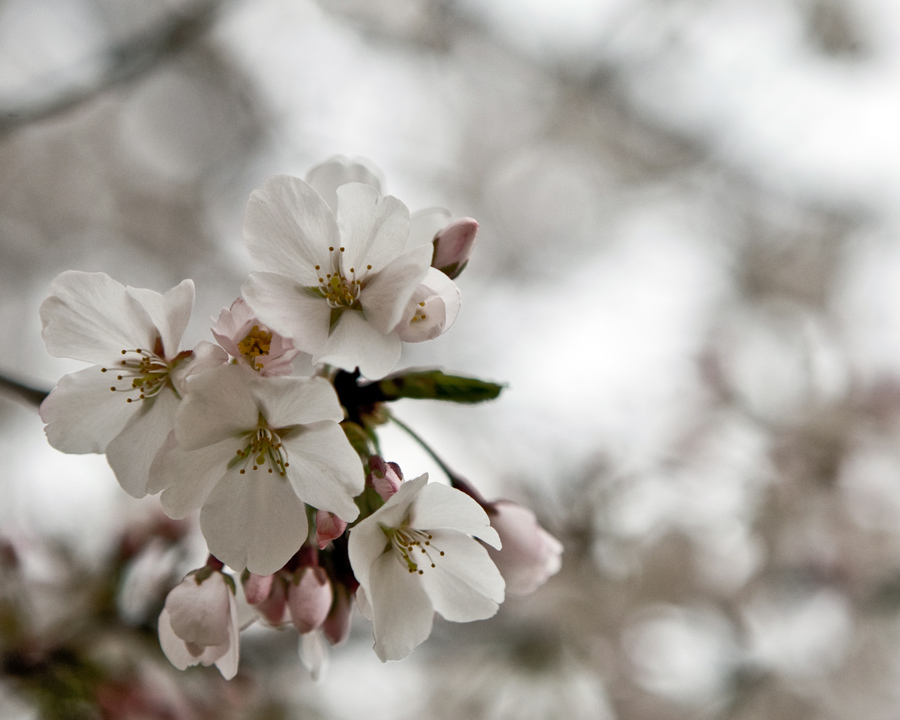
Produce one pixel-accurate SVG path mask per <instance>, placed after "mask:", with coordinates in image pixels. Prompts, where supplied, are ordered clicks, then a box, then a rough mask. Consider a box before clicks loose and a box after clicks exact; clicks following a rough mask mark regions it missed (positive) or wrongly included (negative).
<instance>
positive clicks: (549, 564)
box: [488, 500, 563, 595]
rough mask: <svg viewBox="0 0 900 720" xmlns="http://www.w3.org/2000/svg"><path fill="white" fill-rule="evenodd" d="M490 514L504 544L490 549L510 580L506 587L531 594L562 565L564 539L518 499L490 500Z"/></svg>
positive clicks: (510, 590) (500, 568)
mask: <svg viewBox="0 0 900 720" xmlns="http://www.w3.org/2000/svg"><path fill="white" fill-rule="evenodd" d="M488 515H489V517H490V518H491V527H493V528H494V529H495V530H496V531H497V534H498V535H499V536H500V540H501V542H502V543H503V548H502V549H500V550H495V549H493V548H488V553H489V554H490V556H491V558H492V559H493V560H494V563H495V564H496V565H497V568H498V569H499V570H500V574H501V575H503V579H504V580H506V590H507V591H508V592H511V593H514V594H516V595H527V594H529V593H532V592H534V591H535V590H537V589H538V588H539V587H540V586H541V585H543V584H544V583H545V582H547V579H548V578H549V577H550V576H551V575H555V574H556V573H557V572H559V569H560V567H562V552H563V546H562V543H561V542H560V541H559V540H557V539H556V538H555V537H553V536H552V535H551V534H550V533H548V532H547V531H546V530H544V528H542V527H541V526H540V525H539V524H538V521H537V518H536V517H535V516H534V513H533V512H532V511H531V510H529V509H528V508H526V507H522V506H521V505H518V504H517V503H514V502H509V501H507V500H499V501H497V502H494V503H490V505H489V508H488Z"/></svg>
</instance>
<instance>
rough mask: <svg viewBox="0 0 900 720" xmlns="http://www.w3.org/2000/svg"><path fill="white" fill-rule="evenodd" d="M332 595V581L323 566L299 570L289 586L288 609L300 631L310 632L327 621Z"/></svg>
mask: <svg viewBox="0 0 900 720" xmlns="http://www.w3.org/2000/svg"><path fill="white" fill-rule="evenodd" d="M332 597H333V592H332V589H331V583H330V582H329V581H328V575H327V574H326V573H325V571H324V570H323V569H322V568H320V567H318V566H307V567H304V568H301V569H300V570H298V571H297V574H296V576H295V578H294V581H293V582H291V583H290V586H289V587H288V609H289V610H290V613H291V620H292V621H293V623H294V627H295V628H297V631H298V632H299V633H301V634H303V633H308V632H310V631H312V630H315V629H316V628H317V627H319V626H320V625H322V623H323V622H325V618H326V617H327V616H328V610H329V609H330V608H331V600H332Z"/></svg>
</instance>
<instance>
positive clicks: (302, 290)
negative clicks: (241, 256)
mask: <svg viewBox="0 0 900 720" xmlns="http://www.w3.org/2000/svg"><path fill="white" fill-rule="evenodd" d="M318 285H319V281H318V278H316V279H315V280H314V281H313V283H312V284H311V285H303V284H298V283H297V282H296V281H295V280H293V279H291V278H288V277H285V276H283V275H276V274H275V273H250V277H249V278H248V279H247V281H246V282H245V283H244V284H243V285H242V286H241V292H242V293H243V295H244V298H245V299H246V300H247V304H248V305H250V307H251V308H252V309H253V312H255V313H256V316H257V317H258V318H259V319H260V320H262V322H263V323H265V324H266V326H268V327H269V328H271V329H272V330H274V331H275V332H277V333H279V334H281V335H283V336H284V337H287V338H290V339H291V340H292V341H293V343H294V347H296V348H297V349H298V350H301V351H302V352H306V353H310V354H311V355H315V354H316V353H318V352H320V351H321V350H322V348H323V347H325V342H326V341H327V340H328V327H329V325H330V322H331V308H330V307H329V306H328V303H327V302H326V300H325V298H323V297H320V296H317V295H315V294H314V293H313V292H312V291H310V290H308V289H307V288H309V287H316V288H318Z"/></svg>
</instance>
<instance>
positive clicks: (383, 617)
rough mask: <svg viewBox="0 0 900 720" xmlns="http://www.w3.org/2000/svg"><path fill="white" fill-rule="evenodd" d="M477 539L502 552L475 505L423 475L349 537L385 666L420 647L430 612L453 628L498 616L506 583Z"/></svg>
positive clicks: (362, 601) (362, 602) (361, 597)
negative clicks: (452, 622) (459, 624)
mask: <svg viewBox="0 0 900 720" xmlns="http://www.w3.org/2000/svg"><path fill="white" fill-rule="evenodd" d="M475 538H480V539H481V540H483V541H484V542H486V543H488V544H489V545H493V546H494V547H497V548H499V547H500V538H499V537H498V535H497V533H496V531H495V530H494V529H493V528H492V527H491V526H490V524H489V521H488V517H487V515H486V514H485V512H484V510H482V508H481V507H480V506H479V505H478V503H477V502H475V501H474V500H473V499H472V498H470V497H469V496H468V495H465V494H464V493H462V492H460V491H459V490H454V489H453V488H450V487H447V486H446V485H440V484H436V483H432V484H428V478H427V476H426V475H423V476H422V477H420V478H417V479H416V480H411V481H409V482H404V483H403V484H402V485H401V486H400V489H399V490H398V491H397V493H396V494H395V495H393V496H392V497H391V498H390V499H389V500H388V501H387V502H386V503H385V504H384V505H383V506H382V507H381V508H380V509H379V510H377V511H376V512H375V513H373V514H372V515H370V516H369V517H367V518H366V519H365V520H363V521H361V522H360V523H359V524H358V525H357V526H356V527H354V528H352V529H351V530H350V539H349V548H348V549H349V554H350V564H351V565H352V567H353V573H354V575H355V576H356V579H357V580H358V581H359V583H360V587H359V589H358V590H357V601H358V603H359V607H360V610H361V611H362V613H363V614H364V615H365V616H366V617H368V618H370V619H371V620H372V624H373V629H374V633H375V653H376V654H377V655H378V657H379V658H381V660H382V661H386V660H402V659H403V658H405V657H406V656H407V655H409V654H410V653H411V652H412V651H413V649H415V647H416V646H417V645H419V644H420V643H421V642H422V641H424V640H425V639H426V638H427V637H428V635H429V634H430V633H431V626H432V622H433V619H434V612H435V611H437V612H438V613H440V614H441V615H442V616H443V617H444V618H446V619H447V620H451V621H454V622H468V621H471V620H482V619H484V618H488V617H491V616H492V615H494V614H495V613H496V612H497V609H498V605H499V603H501V602H503V597H504V581H503V578H502V577H501V575H500V572H499V571H498V570H497V567H496V566H495V565H494V563H493V561H491V559H490V557H489V556H488V554H487V551H486V550H485V548H484V547H483V546H482V545H481V543H479V542H478V541H477V540H475Z"/></svg>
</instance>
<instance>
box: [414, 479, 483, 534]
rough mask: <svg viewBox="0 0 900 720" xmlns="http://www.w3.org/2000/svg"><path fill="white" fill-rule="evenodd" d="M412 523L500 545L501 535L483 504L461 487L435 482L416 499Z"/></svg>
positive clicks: (416, 525) (415, 525)
mask: <svg viewBox="0 0 900 720" xmlns="http://www.w3.org/2000/svg"><path fill="white" fill-rule="evenodd" d="M409 524H410V525H411V526H412V527H415V528H420V529H423V530H436V529H441V528H448V529H450V530H456V531H458V532H461V533H466V534H468V535H474V536H475V537H477V538H480V539H481V540H483V541H484V542H486V543H487V544H488V545H493V546H494V547H496V548H499V547H500V537H499V536H498V535H497V531H496V530H494V528H492V527H491V523H490V519H489V518H488V516H487V513H486V512H485V511H484V510H483V509H482V508H481V506H480V505H479V504H478V503H477V502H475V501H474V500H473V499H472V498H470V497H469V496H468V495H466V494H465V493H464V492H461V491H460V490H456V489H454V488H451V487H448V486H447V485H441V484H439V483H431V484H429V485H427V486H426V487H424V488H422V492H420V493H419V494H418V496H416V498H415V499H414V500H413V501H412V505H411V507H410V513H409Z"/></svg>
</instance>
